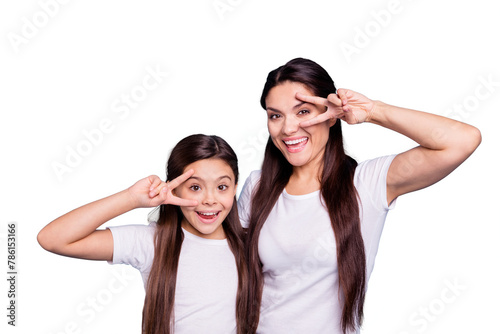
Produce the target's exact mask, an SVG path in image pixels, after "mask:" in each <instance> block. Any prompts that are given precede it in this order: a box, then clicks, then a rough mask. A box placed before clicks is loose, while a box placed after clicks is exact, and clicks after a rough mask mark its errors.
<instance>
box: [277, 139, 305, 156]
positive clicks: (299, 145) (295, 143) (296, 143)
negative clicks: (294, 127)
mask: <svg viewBox="0 0 500 334" xmlns="http://www.w3.org/2000/svg"><path fill="white" fill-rule="evenodd" d="M308 141H309V138H307V137H299V138H286V139H283V143H284V144H285V146H286V149H287V151H288V152H290V153H297V152H300V151H302V150H303V149H304V148H305V147H306V145H307V142H308Z"/></svg>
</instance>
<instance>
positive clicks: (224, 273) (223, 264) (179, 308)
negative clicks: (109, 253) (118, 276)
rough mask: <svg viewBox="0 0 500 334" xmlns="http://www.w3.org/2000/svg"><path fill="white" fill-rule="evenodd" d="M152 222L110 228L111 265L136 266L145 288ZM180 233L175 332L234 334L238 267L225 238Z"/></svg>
mask: <svg viewBox="0 0 500 334" xmlns="http://www.w3.org/2000/svg"><path fill="white" fill-rule="evenodd" d="M155 226H156V225H155V224H154V223H152V224H150V225H126V226H115V227H109V229H110V230H111V232H112V234H113V242H114V246H113V261H112V264H128V265H131V266H133V267H134V268H136V269H138V270H139V271H140V273H141V276H142V279H143V282H144V286H145V287H146V284H147V280H148V277H149V273H150V271H151V265H152V263H153V257H154V234H155ZM183 232H184V241H183V242H182V248H181V253H180V258H179V266H178V270H177V283H176V288H175V302H174V313H175V315H174V320H175V327H174V333H175V334H183V333H185V334H192V333H213V334H220V333H236V293H237V289H238V270H237V267H236V261H235V258H234V255H233V253H232V252H231V249H230V248H229V244H228V242H227V239H224V240H213V239H205V238H201V237H198V236H196V235H194V234H192V233H190V232H188V231H186V230H184V229H183Z"/></svg>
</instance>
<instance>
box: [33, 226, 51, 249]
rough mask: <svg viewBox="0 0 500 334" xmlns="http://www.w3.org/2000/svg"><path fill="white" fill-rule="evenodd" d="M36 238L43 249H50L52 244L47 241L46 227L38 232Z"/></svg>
mask: <svg viewBox="0 0 500 334" xmlns="http://www.w3.org/2000/svg"><path fill="white" fill-rule="evenodd" d="M36 240H37V241H38V244H39V245H40V246H42V248H43V249H45V250H47V251H49V250H50V249H49V248H50V245H49V243H48V242H47V236H46V233H45V229H42V230H41V231H40V232H38V235H37V236H36Z"/></svg>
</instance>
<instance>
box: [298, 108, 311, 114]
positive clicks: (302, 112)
mask: <svg viewBox="0 0 500 334" xmlns="http://www.w3.org/2000/svg"><path fill="white" fill-rule="evenodd" d="M307 114H309V110H307V109H304V110H301V111H299V115H307Z"/></svg>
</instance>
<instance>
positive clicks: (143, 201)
mask: <svg viewBox="0 0 500 334" xmlns="http://www.w3.org/2000/svg"><path fill="white" fill-rule="evenodd" d="M193 174H194V170H192V169H190V170H188V171H187V172H185V173H184V174H182V175H180V176H179V177H177V178H175V179H173V180H172V181H169V182H163V181H162V180H161V179H160V178H159V177H158V176H156V175H151V176H148V177H146V178H144V179H142V180H139V181H137V182H136V183H135V184H134V185H133V186H131V187H130V188H128V192H129V194H130V196H131V197H132V200H133V201H134V206H135V207H138V208H150V207H157V206H159V205H162V204H172V205H178V206H196V205H198V202H197V201H194V200H187V199H182V198H180V197H177V196H175V195H174V193H173V192H172V190H174V189H175V188H177V187H178V186H179V185H181V184H182V183H184V182H185V181H186V180H187V179H188V178H190V177H191V176H192V175H193Z"/></svg>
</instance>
